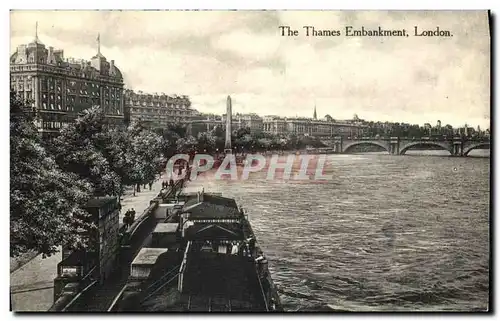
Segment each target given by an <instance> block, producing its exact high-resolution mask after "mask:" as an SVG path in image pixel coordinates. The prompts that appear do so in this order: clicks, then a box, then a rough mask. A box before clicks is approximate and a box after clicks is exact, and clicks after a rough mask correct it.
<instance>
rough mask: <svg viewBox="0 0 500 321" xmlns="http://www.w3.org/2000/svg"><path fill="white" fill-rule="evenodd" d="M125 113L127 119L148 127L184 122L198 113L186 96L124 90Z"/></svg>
mask: <svg viewBox="0 0 500 321" xmlns="http://www.w3.org/2000/svg"><path fill="white" fill-rule="evenodd" d="M125 114H126V119H127V121H130V122H132V121H141V122H143V123H145V124H149V126H150V127H165V126H167V125H168V124H172V123H186V122H189V121H191V120H192V118H193V117H196V116H197V115H198V111H196V110H195V109H192V108H191V101H190V100H189V98H188V97H187V96H177V95H173V96H168V95H165V94H163V93H162V94H156V93H155V94H149V93H143V92H142V91H138V92H135V91H133V90H130V89H127V90H125Z"/></svg>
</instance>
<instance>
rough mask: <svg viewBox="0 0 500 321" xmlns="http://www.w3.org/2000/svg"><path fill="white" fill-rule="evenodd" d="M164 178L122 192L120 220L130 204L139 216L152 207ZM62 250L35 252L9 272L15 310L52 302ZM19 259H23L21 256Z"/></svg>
mask: <svg viewBox="0 0 500 321" xmlns="http://www.w3.org/2000/svg"><path fill="white" fill-rule="evenodd" d="M161 182H162V179H158V180H156V181H155V183H154V184H153V186H152V188H151V190H149V187H148V188H147V189H141V192H136V196H134V195H133V190H132V189H127V191H126V193H125V194H124V196H122V201H121V202H122V211H121V213H120V223H121V222H122V220H123V216H124V214H125V212H126V211H127V209H129V208H134V209H135V210H136V212H137V214H138V215H137V217H139V216H140V214H142V212H144V210H145V209H146V208H148V207H149V205H150V204H149V201H150V200H151V199H153V198H154V197H155V196H156V195H158V193H159V192H160V190H161ZM137 217H136V218H137ZM60 250H61V249H59V251H58V252H57V253H55V254H54V255H52V256H50V257H47V258H43V257H42V255H41V254H39V255H37V254H35V255H34V257H32V258H30V259H29V260H28V261H26V262H24V264H22V265H20V266H19V267H17V269H15V270H14V271H12V272H11V273H10V293H11V299H12V310H13V311H16V312H25V311H26V312H28V311H47V310H48V309H49V308H50V307H51V306H52V304H53V303H54V302H53V301H54V297H53V295H54V294H53V293H54V289H53V286H54V278H56V277H57V264H58V263H59V262H60V261H61V259H62V256H61V251H60ZM19 261H20V263H22V262H21V260H19ZM11 264H12V259H11Z"/></svg>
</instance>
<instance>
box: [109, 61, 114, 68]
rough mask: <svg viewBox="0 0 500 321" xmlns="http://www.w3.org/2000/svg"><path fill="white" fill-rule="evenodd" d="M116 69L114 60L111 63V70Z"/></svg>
mask: <svg viewBox="0 0 500 321" xmlns="http://www.w3.org/2000/svg"><path fill="white" fill-rule="evenodd" d="M114 68H115V61H114V60H111V61H110V62H109V70H113V69H114Z"/></svg>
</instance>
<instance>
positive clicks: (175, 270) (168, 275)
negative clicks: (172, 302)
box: [141, 265, 180, 303]
mask: <svg viewBox="0 0 500 321" xmlns="http://www.w3.org/2000/svg"><path fill="white" fill-rule="evenodd" d="M179 266H180V265H177V266H176V267H174V268H173V269H171V270H170V271H168V272H167V273H165V274H164V275H163V276H162V277H161V278H160V279H159V280H158V281H156V282H154V283H153V284H151V285H150V286H148V287H147V288H146V290H144V291H143V293H148V292H149V291H150V293H149V294H148V295H146V296H145V297H144V299H142V300H141V303H143V302H144V301H146V300H147V299H149V298H150V297H152V296H153V295H155V294H156V292H158V291H160V290H161V289H163V288H164V287H165V286H166V285H168V284H170V282H172V281H173V280H175V278H177V276H178V275H179V270H178V268H179ZM172 275H173V276H172ZM167 278H169V279H168V281H165V279H167ZM158 285H160V286H158ZM155 286H158V287H156V288H155Z"/></svg>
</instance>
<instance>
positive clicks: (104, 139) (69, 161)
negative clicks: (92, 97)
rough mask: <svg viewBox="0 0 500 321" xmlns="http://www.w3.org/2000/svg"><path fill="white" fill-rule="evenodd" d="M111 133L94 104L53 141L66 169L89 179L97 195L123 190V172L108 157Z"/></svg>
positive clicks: (59, 161)
mask: <svg viewBox="0 0 500 321" xmlns="http://www.w3.org/2000/svg"><path fill="white" fill-rule="evenodd" d="M111 136H112V134H111V132H110V131H109V130H108V126H107V123H106V120H105V118H104V115H103V114H102V113H101V110H100V109H99V108H91V109H88V110H86V111H84V114H83V116H81V117H79V118H77V119H76V120H75V122H73V123H71V124H69V125H67V126H66V127H64V128H62V129H61V131H60V135H59V136H58V137H57V138H56V139H55V140H54V142H53V144H52V152H53V153H54V155H55V159H56V162H57V164H58V165H59V166H60V167H61V168H62V169H63V170H64V171H66V172H70V173H75V174H76V175H78V176H79V177H80V178H81V179H86V180H88V181H89V182H90V183H91V184H92V187H93V193H94V195H95V196H105V195H120V194H121V190H122V187H121V186H122V185H121V179H120V176H119V175H118V174H117V173H116V172H115V171H113V165H112V164H111V162H110V159H108V158H106V156H108V157H109V156H110V154H109V152H110V148H109V144H110V143H111V139H110V137H111ZM106 152H108V153H106Z"/></svg>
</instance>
